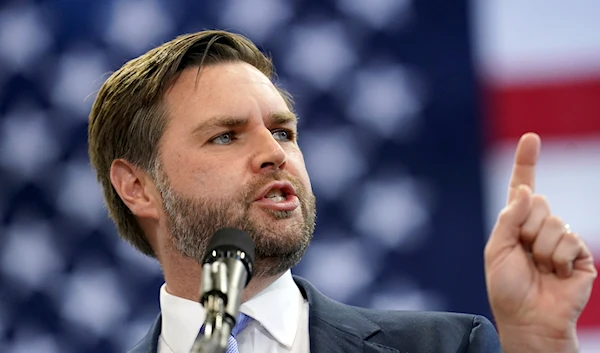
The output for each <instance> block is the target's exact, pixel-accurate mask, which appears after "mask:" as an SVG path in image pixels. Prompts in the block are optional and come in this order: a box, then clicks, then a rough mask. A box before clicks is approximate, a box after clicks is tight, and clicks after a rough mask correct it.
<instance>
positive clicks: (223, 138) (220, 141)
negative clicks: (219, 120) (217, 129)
mask: <svg viewBox="0 0 600 353" xmlns="http://www.w3.org/2000/svg"><path fill="white" fill-rule="evenodd" d="M233 140H235V135H234V133H233V132H231V131H229V132H226V133H223V134H221V135H219V136H217V137H215V138H213V139H212V140H211V142H212V143H214V144H216V145H229V144H230V143H231V142H233Z"/></svg>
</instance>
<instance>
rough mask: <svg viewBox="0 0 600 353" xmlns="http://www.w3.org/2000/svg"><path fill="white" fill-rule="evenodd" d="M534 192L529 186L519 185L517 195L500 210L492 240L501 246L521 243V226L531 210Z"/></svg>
mask: <svg viewBox="0 0 600 353" xmlns="http://www.w3.org/2000/svg"><path fill="white" fill-rule="evenodd" d="M532 194H533V192H532V190H531V188H530V187H529V186H527V185H524V184H523V185H519V187H518V189H517V193H516V197H515V198H513V200H512V201H511V202H510V203H509V204H508V205H506V207H504V209H503V210H502V211H501V212H500V215H499V216H498V221H497V222H496V226H495V227H494V231H493V232H492V235H491V236H490V242H493V243H496V244H495V245H496V246H498V247H499V248H504V247H505V246H510V245H517V244H519V242H520V234H521V226H522V225H523V224H524V223H525V221H526V220H527V218H528V217H529V213H530V211H531V207H532V202H533V198H532Z"/></svg>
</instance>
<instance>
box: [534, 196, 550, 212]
mask: <svg viewBox="0 0 600 353" xmlns="http://www.w3.org/2000/svg"><path fill="white" fill-rule="evenodd" d="M532 203H533V206H535V207H542V208H544V209H548V210H549V209H550V204H549V203H548V199H547V198H546V196H544V195H540V194H535V195H533V198H532Z"/></svg>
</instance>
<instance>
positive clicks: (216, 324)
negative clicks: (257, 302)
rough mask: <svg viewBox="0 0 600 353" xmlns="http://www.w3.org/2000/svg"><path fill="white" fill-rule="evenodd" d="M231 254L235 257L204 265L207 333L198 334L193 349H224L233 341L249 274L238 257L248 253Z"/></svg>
mask: <svg viewBox="0 0 600 353" xmlns="http://www.w3.org/2000/svg"><path fill="white" fill-rule="evenodd" d="M229 255H233V256H234V257H230V258H225V259H223V260H222V261H214V262H211V263H205V264H204V266H203V268H202V283H201V291H200V292H201V298H200V301H201V303H202V304H203V306H204V308H205V309H206V321H205V322H204V333H202V332H199V333H198V336H196V340H195V341H194V345H193V346H192V350H191V353H224V352H225V350H226V349H227V346H228V344H229V336H230V335H231V330H232V329H233V327H234V326H235V323H236V320H237V315H238V313H239V307H240V303H241V299H242V290H243V289H244V287H245V285H246V279H247V278H248V275H247V272H246V270H245V269H244V264H243V263H242V262H241V261H236V260H237V259H239V258H242V259H243V258H244V257H245V254H244V253H243V252H241V251H234V252H233V253H229ZM230 275H231V278H229V277H230Z"/></svg>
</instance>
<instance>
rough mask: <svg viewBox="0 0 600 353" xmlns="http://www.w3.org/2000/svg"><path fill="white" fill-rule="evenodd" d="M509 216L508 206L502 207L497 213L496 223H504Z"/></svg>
mask: <svg viewBox="0 0 600 353" xmlns="http://www.w3.org/2000/svg"><path fill="white" fill-rule="evenodd" d="M510 218H511V212H510V208H509V207H505V208H503V209H502V210H501V211H500V213H499V214H498V223H506V222H508V221H509V220H510Z"/></svg>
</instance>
